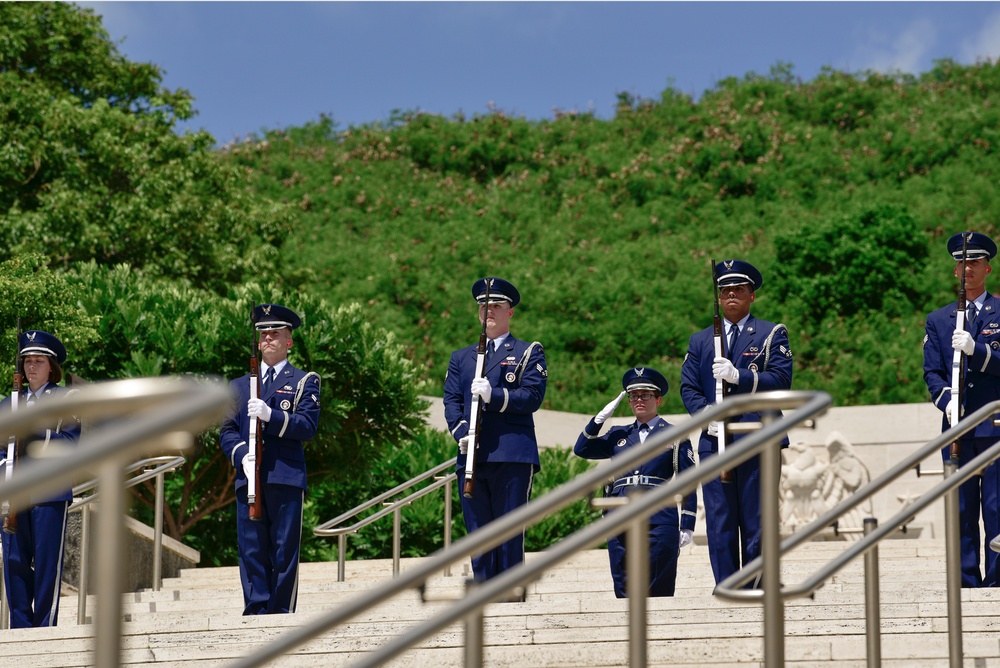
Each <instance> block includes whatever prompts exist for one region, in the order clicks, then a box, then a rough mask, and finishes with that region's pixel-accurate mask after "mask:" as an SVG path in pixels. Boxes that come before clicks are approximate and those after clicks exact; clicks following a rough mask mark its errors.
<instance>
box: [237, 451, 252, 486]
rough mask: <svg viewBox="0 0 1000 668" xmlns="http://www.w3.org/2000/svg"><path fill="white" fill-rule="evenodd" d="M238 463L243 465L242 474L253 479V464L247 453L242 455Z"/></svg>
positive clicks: (248, 478)
mask: <svg viewBox="0 0 1000 668" xmlns="http://www.w3.org/2000/svg"><path fill="white" fill-rule="evenodd" d="M240 464H241V466H243V475H245V476H246V477H247V480H251V479H253V465H252V464H251V463H250V454H249V453H247V454H245V455H243V461H242V462H240Z"/></svg>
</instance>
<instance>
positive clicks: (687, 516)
mask: <svg viewBox="0 0 1000 668" xmlns="http://www.w3.org/2000/svg"><path fill="white" fill-rule="evenodd" d="M622 388H623V391H622V393H621V394H619V395H618V396H617V397H616V398H615V399H614V400H612V401H611V403H609V404H608V405H607V406H605V407H604V408H603V409H602V410H601V412H600V413H598V414H597V416H596V417H594V418H593V419H591V421H590V422H589V423H587V426H586V427H584V429H583V432H582V433H581V434H580V436H579V438H577V439H576V445H575V446H574V447H573V453H574V454H576V455H577V456H579V457H583V458H584V459H609V458H614V457H616V456H617V455H619V454H621V453H623V452H625V451H626V450H628V449H629V448H633V447H636V446H639V445H641V444H643V443H645V442H646V440H647V439H648V438H649V437H651V436H654V437H655V436H656V435H657V434H659V433H661V432H663V431H664V430H666V429H669V428H670V427H671V426H672V425H671V424H670V423H669V422H667V421H666V420H664V419H663V418H662V417H660V416H659V415H658V414H657V411H658V410H659V406H660V402H661V401H662V400H663V395H664V394H666V393H667V379H666V378H664V377H663V374H661V373H660V372H659V371H656V370H655V369H650V368H649V367H635V368H634V369H629V370H628V371H626V372H625V375H624V376H622ZM626 394H627V395H628V403H629V407H631V409H632V413H633V414H634V415H635V421H634V422H632V423H631V424H628V425H625V426H619V427H611V428H610V429H608V431H607V432H605V434H604V435H603V436H601V435H600V433H601V428H602V427H601V425H603V424H604V422H605V421H606V420H607V419H608V418H609V417H611V416H612V415H614V412H615V408H616V407H617V406H618V402H620V401H621V400H622V398H623V397H624V396H625V395H626ZM689 466H694V450H693V449H692V448H691V442H690V441H688V440H686V439H685V440H684V441H682V442H679V443H674V444H673V445H671V447H670V449H669V450H667V451H665V452H661V453H660V454H659V455H657V456H656V457H653V458H652V459H651V460H649V461H647V462H645V463H644V464H641V465H640V466H639V467H637V468H635V469H633V470H631V471H626V472H624V473H620V474H616V477H615V479H614V480H612V481H611V482H609V483H608V485H607V486H605V488H604V496H628V495H629V494H633V493H635V492H637V491H641V490H645V489H652V488H653V487H656V486H657V485H660V484H662V483H665V482H667V481H668V480H670V479H671V478H672V477H673V476H674V474H675V473H679V472H681V471H683V470H685V469H686V468H688V467H689ZM697 509H698V499H697V496H696V495H695V494H694V493H691V494H688V495H687V496H685V497H684V502H683V504H682V506H681V510H680V521H678V509H677V506H676V505H674V506H668V507H666V508H663V509H662V510H659V511H658V512H657V513H656V514H654V515H653V516H652V517H650V518H649V596H673V595H674V583H675V581H676V579H677V554H678V550H679V549H680V548H682V547H684V546H685V545H687V544H688V543H690V542H691V535H692V533H693V532H694V522H695V513H696V512H697ZM625 550H626V546H625V535H624V534H622V535H619V536H615V537H613V538H609V539H608V558H609V559H610V560H611V578H612V579H613V580H614V583H615V596H617V597H618V598H624V597H625V596H626V595H627V592H628V588H627V587H626V583H625V564H626V561H625Z"/></svg>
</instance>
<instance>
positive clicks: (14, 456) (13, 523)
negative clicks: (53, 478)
mask: <svg viewBox="0 0 1000 668" xmlns="http://www.w3.org/2000/svg"><path fill="white" fill-rule="evenodd" d="M20 346H21V319H20V318H18V319H17V340H16V342H15V344H14V382H13V388H12V390H11V393H10V410H11V412H14V411H16V410H17V409H18V408H19V407H20V403H21V388H22V387H23V386H24V366H23V364H22V362H21V351H20V350H19V348H20ZM22 454H23V453H22V452H21V439H19V438H17V437H16V436H14V435H11V436H10V438H9V439H8V440H7V460H6V462H4V480H7V481H9V480H10V478H11V476H12V475H14V465H15V464H16V463H17V460H18V459H20V457H21V455H22ZM0 512H2V514H3V531H4V532H5V533H17V513H16V511H15V512H11V509H10V504H9V503H7V502H6V501H4V502H3V507H2V511H0Z"/></svg>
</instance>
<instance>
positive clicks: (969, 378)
mask: <svg viewBox="0 0 1000 668" xmlns="http://www.w3.org/2000/svg"><path fill="white" fill-rule="evenodd" d="M969 303H970V304H971V303H972V302H969ZM957 310H958V303H957V302H953V303H951V304H949V305H948V306H945V307H944V308H940V309H938V310H936V311H934V312H933V313H931V314H930V315H929V316H927V324H926V326H925V332H926V335H925V336H924V382H925V383H926V384H927V390H928V391H929V392H930V398H931V401H932V402H933V403H934V405H935V406H937V407H938V408H939V409H940V410H941V412H942V416H941V431H947V429H948V428H949V423H948V415H947V409H948V402H949V401H950V400H951V364H952V357H953V355H954V348H952V347H951V336H952V334H953V333H954V332H955V314H956V312H957ZM966 331H968V332H969V333H970V334H972V336H973V338H974V339H975V342H976V347H975V350H974V351H973V353H972V355H971V356H963V357H964V360H965V364H966V371H965V387H964V388H963V399H964V408H965V410H964V413H963V415H967V414H969V413H972V412H975V411H976V410H978V409H979V408H982V407H983V406H985V405H986V404H988V403H990V402H991V401H995V400H997V399H1000V299H997V298H996V297H994V296H993V295H991V294H990V293H989V292H987V293H986V297H985V299H984V301H983V308H982V309H980V310H979V312H978V313H977V314H976V317H975V318H974V319H973V320H972V321H971V322H967V323H966ZM998 438H1000V427H995V426H993V420H986V421H985V422H982V423H980V424H979V426H977V427H976V428H975V430H974V431H973V432H972V433H971V434H968V435H966V436H964V437H963V438H962V439H961V441H960V447H961V456H960V461H959V465H960V466H961V465H964V464H965V463H966V462H969V461H971V460H972V459H974V458H975V457H976V456H977V455H979V454H980V453H981V452H983V451H984V450H986V449H987V448H989V447H990V446H991V445H993V444H994V443H996V441H997V439H998ZM949 450H950V448H949V447H946V448H944V449H942V451H941V455H942V457H943V458H944V459H945V460H947V459H948V458H949V457H950V456H951V454H950V452H949ZM958 502H959V525H960V530H959V533H960V535H961V553H962V586H963V587H995V586H997V584H998V573H997V568H998V565H1000V564H998V561H997V557H998V555H997V553H996V552H993V551H992V550H990V549H987V550H986V551H985V552H986V554H985V573H983V572H981V571H980V554H981V552H982V542H981V541H980V529H979V520H980V510H981V511H982V522H983V529H984V530H985V532H986V534H985V535H986V538H987V539H988V538H991V537H992V536H996V535H998V534H1000V470H998V467H997V465H996V463H993V464H990V465H989V466H987V467H986V469H985V470H984V471H983V475H982V476H976V477H974V478H972V479H971V480H968V481H966V482H965V483H963V484H962V485H961V486H960V487H959V496H958Z"/></svg>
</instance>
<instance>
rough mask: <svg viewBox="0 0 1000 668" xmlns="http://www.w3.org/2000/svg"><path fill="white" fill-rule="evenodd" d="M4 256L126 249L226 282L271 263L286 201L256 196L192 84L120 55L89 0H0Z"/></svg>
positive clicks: (139, 260)
mask: <svg viewBox="0 0 1000 668" xmlns="http://www.w3.org/2000/svg"><path fill="white" fill-rule="evenodd" d="M0 26H2V29H0V100H2V101H3V102H2V104H0V260H4V259H7V258H9V257H12V256H14V255H17V254H19V253H24V252H31V251H36V252H43V253H45V254H46V255H47V256H48V257H49V260H50V262H52V263H53V264H56V263H58V264H62V265H63V266H68V265H70V264H71V263H73V262H78V261H89V260H92V259H93V260H96V261H97V262H99V263H101V264H116V263H128V264H131V265H132V266H135V267H147V268H148V269H149V270H150V271H154V272H156V273H158V274H160V275H163V276H167V277H173V278H187V279H190V280H192V281H194V282H195V284H196V285H201V286H207V287H211V288H213V289H215V290H216V291H219V292H224V291H225V289H226V286H227V285H229V284H230V283H234V282H237V281H239V280H241V279H243V278H245V277H246V276H248V275H254V274H255V273H258V272H268V273H274V272H275V270H276V269H277V267H278V262H279V255H278V247H279V246H280V243H281V239H282V238H283V237H284V235H285V234H286V233H287V231H288V228H289V225H290V222H291V217H290V209H289V207H287V206H285V205H281V204H277V203H274V202H271V201H269V200H267V199H265V198H260V197H256V196H253V195H252V194H251V193H249V192H248V191H247V188H246V185H245V183H244V181H243V179H242V177H241V174H240V173H239V172H238V171H236V170H235V169H234V168H233V167H232V165H230V164H229V163H228V162H227V161H224V160H223V161H220V160H219V157H218V155H217V154H215V153H214V152H213V151H212V150H211V149H212V146H213V144H214V139H213V138H212V137H211V135H209V134H208V133H205V132H199V133H185V134H184V135H177V134H176V133H175V132H174V129H175V126H176V123H177V122H178V121H179V120H184V119H187V118H190V117H191V114H192V112H191V97H190V95H189V94H188V93H187V92H186V91H183V90H178V91H168V90H165V89H162V88H161V87H160V81H161V72H160V70H159V68H158V67H156V66H155V65H152V64H137V63H131V62H129V61H127V60H125V59H124V58H123V57H122V56H121V55H120V54H119V53H118V51H117V49H116V48H115V46H114V44H113V43H111V41H110V40H109V38H108V35H107V32H106V31H105V30H104V28H103V27H102V26H101V24H100V21H99V20H98V19H97V18H96V17H95V16H94V14H93V11H92V10H80V9H79V8H77V7H74V6H72V5H68V4H65V3H16V2H8V3H2V4H0Z"/></svg>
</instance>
